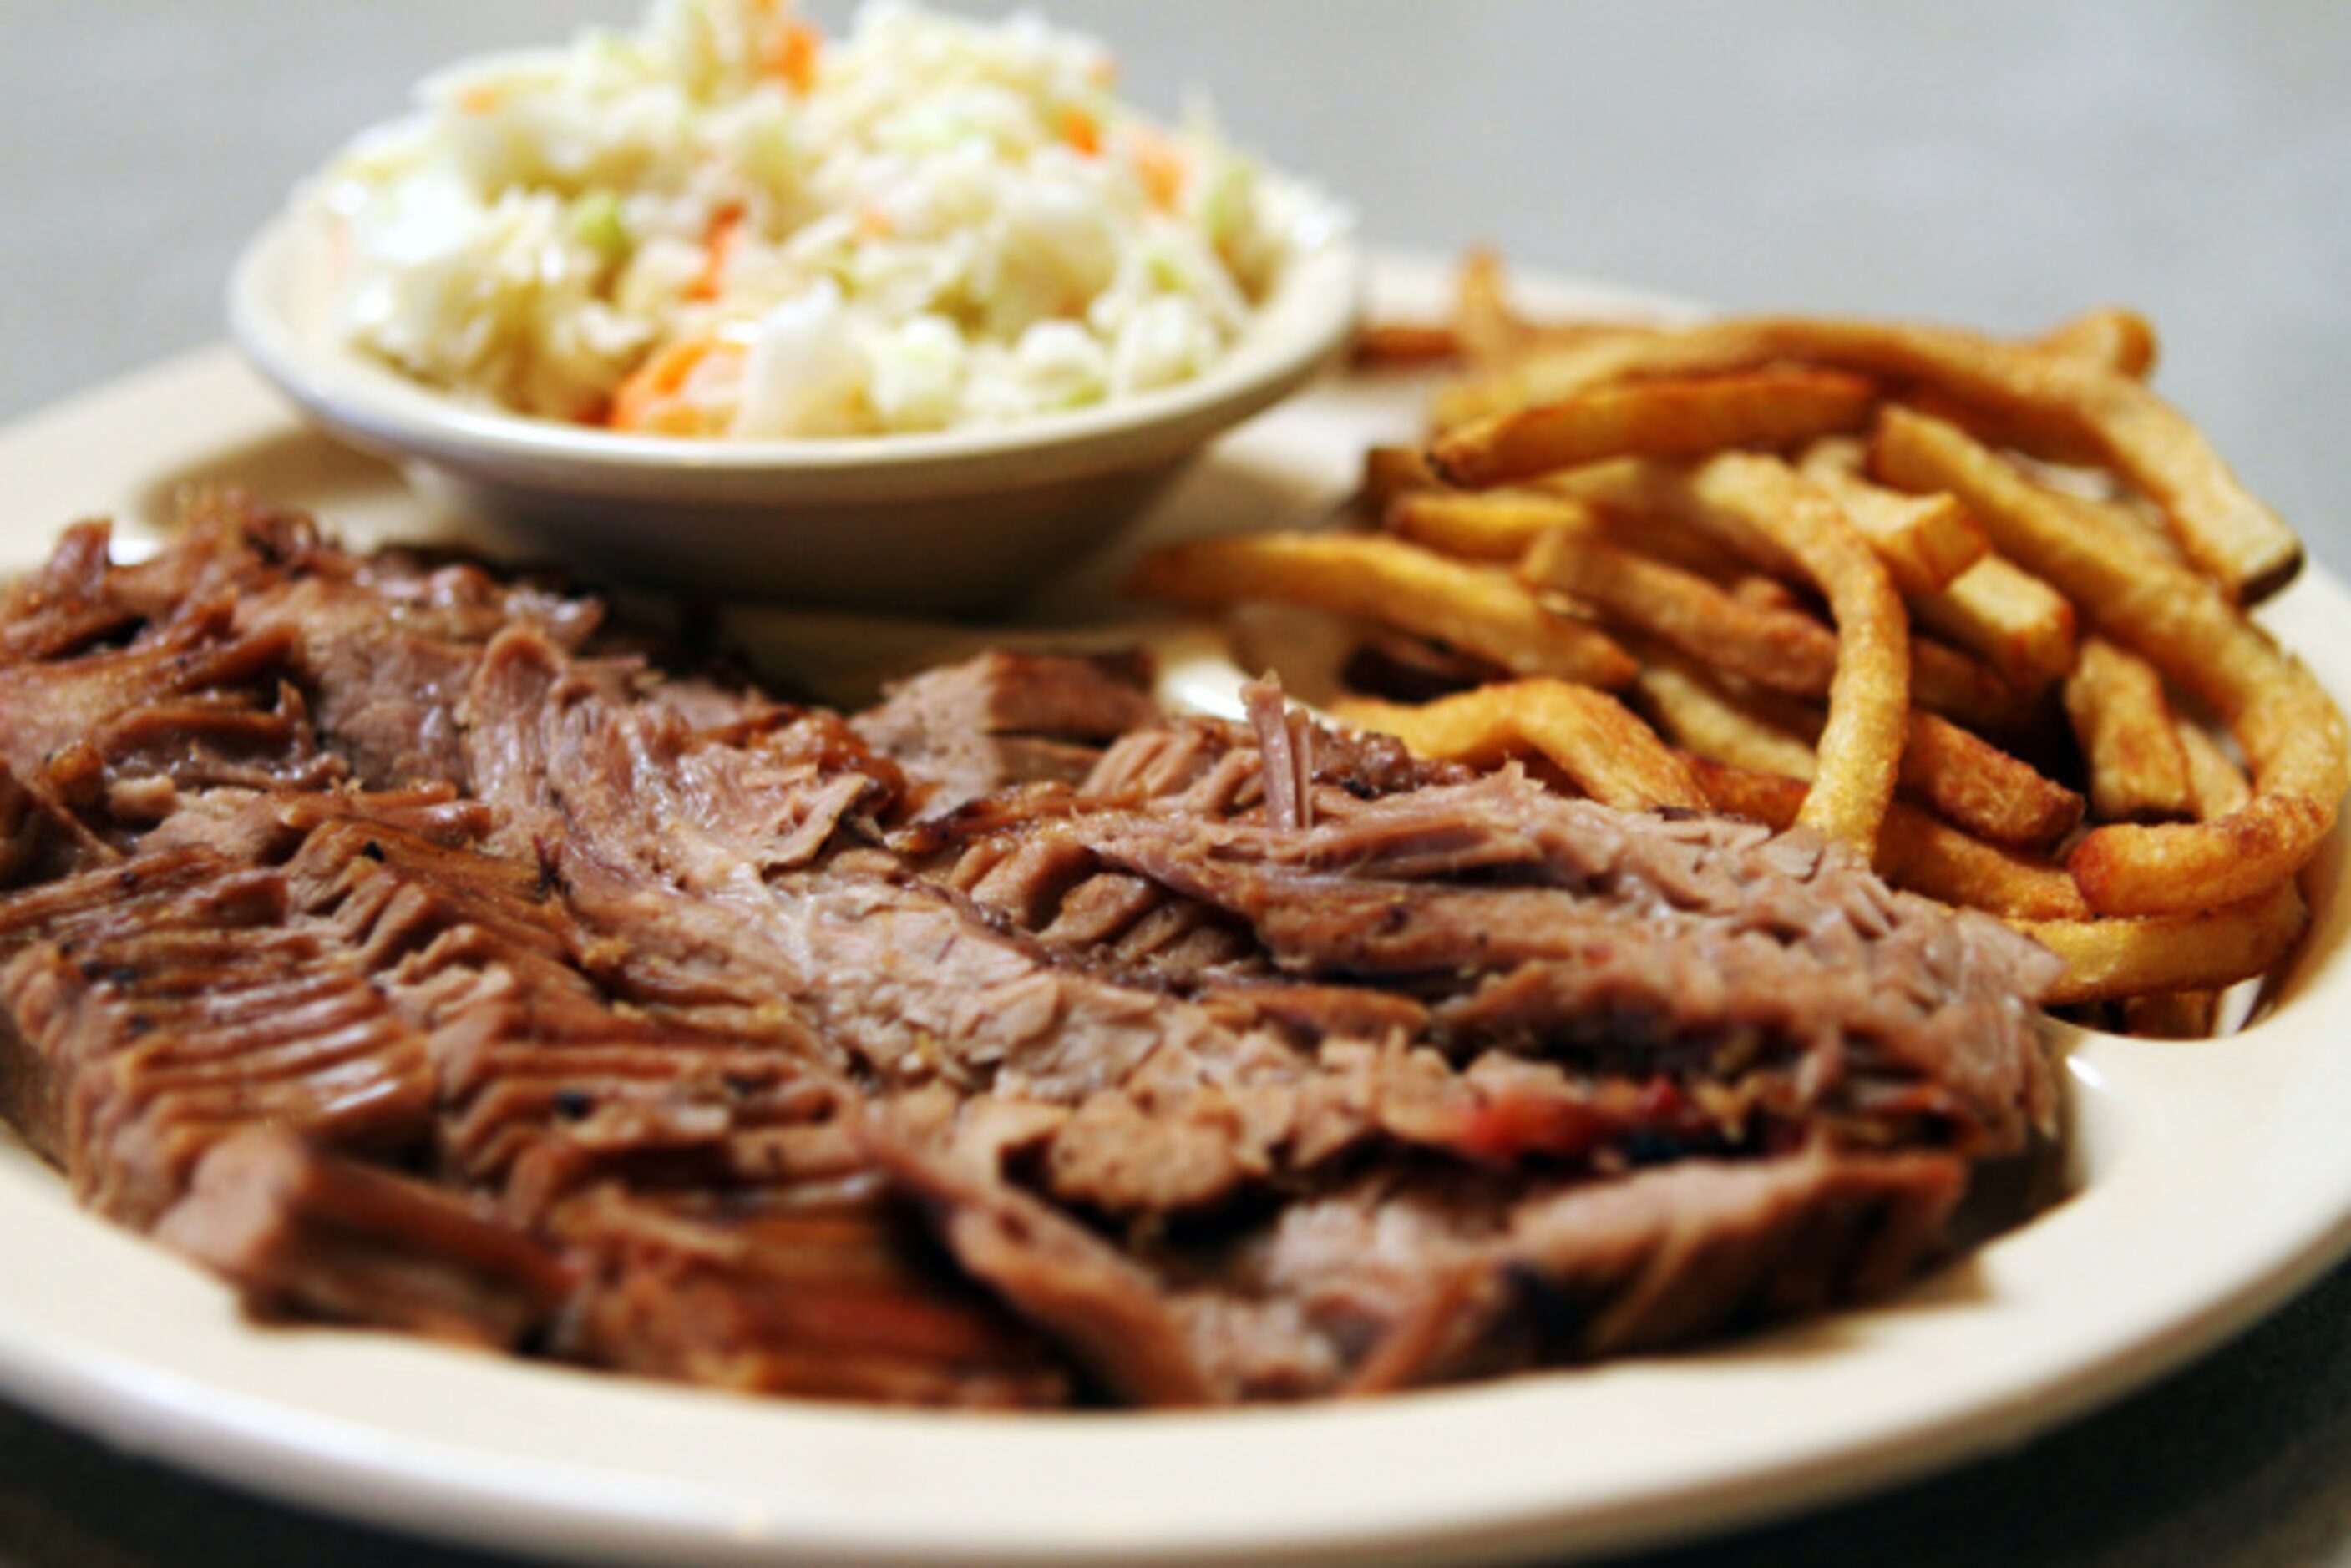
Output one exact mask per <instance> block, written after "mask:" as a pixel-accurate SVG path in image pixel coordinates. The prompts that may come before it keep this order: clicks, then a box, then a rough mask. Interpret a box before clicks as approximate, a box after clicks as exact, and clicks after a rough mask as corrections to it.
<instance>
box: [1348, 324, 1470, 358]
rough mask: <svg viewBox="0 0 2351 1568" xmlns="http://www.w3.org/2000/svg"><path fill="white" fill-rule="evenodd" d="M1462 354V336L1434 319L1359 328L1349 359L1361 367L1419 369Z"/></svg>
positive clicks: (1350, 349)
mask: <svg viewBox="0 0 2351 1568" xmlns="http://www.w3.org/2000/svg"><path fill="white" fill-rule="evenodd" d="M1460 357H1461V335H1460V334H1459V333H1458V332H1457V331H1455V330H1454V329H1453V328H1452V327H1448V326H1445V325H1443V324H1441V323H1438V322H1434V321H1374V322H1370V323H1367V324H1366V325H1364V327H1360V328H1358V329H1357V330H1356V333H1355V340H1354V342H1353V344H1352V345H1350V346H1349V350H1348V358H1349V359H1350V361H1351V362H1352V363H1353V365H1354V366H1355V368H1356V369H1361V370H1417V369H1426V367H1428V366H1431V365H1445V364H1449V363H1451V362H1452V361H1454V360H1456V359H1458V358H1460Z"/></svg>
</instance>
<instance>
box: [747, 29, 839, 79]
mask: <svg viewBox="0 0 2351 1568" xmlns="http://www.w3.org/2000/svg"><path fill="white" fill-rule="evenodd" d="M823 52H824V36H823V35H822V34H820V33H819V32H818V31H817V30H816V29H815V28H814V27H811V26H809V25H808V24H807V23H805V22H795V23H793V24H792V25H791V26H789V27H786V28H785V29H784V30H783V31H782V32H780V33H778V34H777V35H776V36H775V38H774V40H773V41H772V42H771V43H770V44H769V45H768V51H767V57H766V58H765V59H764V60H762V61H761V62H760V63H761V64H762V65H764V66H766V67H767V68H768V73H769V74H770V75H773V76H778V77H781V78H784V80H785V81H786V82H788V83H789V84H790V85H791V89H792V90H793V91H794V92H797V93H806V92H808V91H809V90H810V88H813V87H815V86H816V62H817V57H818V56H819V55H820V54H822V53H823Z"/></svg>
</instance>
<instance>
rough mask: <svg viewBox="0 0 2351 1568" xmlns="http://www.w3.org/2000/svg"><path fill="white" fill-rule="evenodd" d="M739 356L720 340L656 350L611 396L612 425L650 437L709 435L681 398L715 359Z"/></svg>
mask: <svg viewBox="0 0 2351 1568" xmlns="http://www.w3.org/2000/svg"><path fill="white" fill-rule="evenodd" d="M741 352H742V349H741V348H740V347H739V346H738V345H736V344H733V343H727V342H724V341H721V340H720V339H718V338H716V337H683V338H672V339H671V340H670V341H669V342H667V343H664V344H663V345H662V346H661V347H660V348H656V349H654V350H653V354H652V356H651V357H650V358H647V359H646V360H645V362H644V363H643V364H642V365H640V366H638V367H637V368H636V369H634V370H632V371H631V372H630V373H629V376H628V379H626V380H623V381H622V383H621V385H620V387H619V388H618V389H616V390H615V391H614V392H613V393H612V411H611V416H610V419H609V422H610V424H611V427H612V429H614V430H616V431H634V432H637V433H640V434H646V435H700V434H703V433H705V431H703V428H702V421H701V419H700V416H699V415H698V414H697V413H696V411H695V409H694V407H693V405H692V404H690V403H688V402H686V401H685V400H684V399H683V398H682V397H680V396H679V394H680V393H682V392H683V391H684V389H685V384H686V382H687V381H689V380H691V379H693V377H694V373H695V370H697V369H700V368H701V367H702V365H703V364H704V362H705V361H706V360H708V359H709V358H711V357H712V356H713V355H716V354H721V353H726V354H740V353H741Z"/></svg>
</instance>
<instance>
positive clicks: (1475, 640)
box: [1126, 534, 1635, 688]
mask: <svg viewBox="0 0 2351 1568" xmlns="http://www.w3.org/2000/svg"><path fill="white" fill-rule="evenodd" d="M1126 586H1127V591H1128V592H1130V593H1133V594H1135V595H1138V596H1140V597H1146V598H1155V599H1160V600H1163V601H1165V602H1166V603H1169V604H1173V605H1179V606H1182V607H1186V608H1188V609H1222V608H1225V607H1228V606H1231V605H1236V604H1246V603H1251V602H1260V601H1272V602H1278V603H1282V604H1293V605H1303V606H1306V607H1309V608H1312V609H1321V610H1328V611H1330V612H1332V614H1334V615H1347V616H1354V617H1357V618H1361V619H1364V620H1370V621H1376V622H1378V623H1379V624H1380V625H1383V626H1389V627H1394V628H1396V629H1398V630H1401V631H1408V632H1412V633H1414V634H1415V635H1416V636H1420V637H1426V638H1433V639H1436V640H1437V641H1438V642H1442V643H1445V644H1447V645H1448V646H1450V647H1452V648H1456V649H1459V650H1460V651H1462V652H1464V653H1469V654H1475V655H1476V656H1478V657H1479V658H1481V659H1491V660H1492V661H1493V662H1494V663H1496V664H1499V665H1500V666H1502V667H1503V668H1504V669H1506V670H1512V671H1514V672H1516V673H1518V674H1520V675H1550V676H1556V677H1558V678H1559V679H1561V680H1577V681H1581V682H1583V684H1585V685H1588V686H1602V687H1608V688H1616V687H1622V686H1625V685H1626V684H1628V683H1629V682H1630V681H1631V680H1632V679H1633V676H1634V673H1635V664H1634V662H1633V656H1632V655H1631V654H1628V653H1626V652H1625V650H1624V649H1622V648H1620V647H1618V646H1617V645H1616V644H1615V643H1614V642H1613V641H1611V640H1610V639H1608V637H1607V636H1606V634H1604V633H1603V632H1602V631H1600V630H1599V629H1598V628H1594V627H1591V626H1586V625H1584V624H1583V623H1582V622H1580V621H1575V620H1571V619H1569V618H1566V617H1564V616H1560V615H1554V614H1553V613H1552V611H1550V610H1549V609H1546V608H1545V607H1543V606H1542V605H1541V603H1540V602H1538V601H1537V599H1536V598H1535V597H1534V595H1533V594H1532V593H1531V592H1529V591H1528V589H1527V588H1526V587H1523V586H1522V585H1521V584H1520V583H1519V582H1518V581H1517V580H1516V579H1514V578H1512V577H1511V576H1510V575H1509V574H1508V573H1506V572H1498V571H1495V570H1493V569H1492V568H1490V567H1486V566H1464V565H1463V564H1462V563H1460V562H1458V561H1452V560H1447V558H1446V557H1444V556H1439V555H1437V554H1436V553H1434V552H1432V551H1428V550H1424V549H1422V548H1420V547H1419V546H1418V545H1407V544H1405V542H1404V541H1402V540H1400V539H1389V538H1384V537H1380V536H1376V535H1361V534H1259V535H1239V536H1236V537H1233V538H1226V539H1204V540H1200V541H1198V542H1196V543H1194V544H1188V545H1175V546H1172V547H1171V548H1168V549H1165V550H1161V551H1158V552H1156V553H1155V554H1153V555H1151V556H1146V557H1145V558H1144V561H1143V563H1142V564H1141V565H1140V566H1137V567H1136V568H1135V571H1134V576H1132V577H1131V578H1130V579H1129V580H1128V583H1127V585H1126Z"/></svg>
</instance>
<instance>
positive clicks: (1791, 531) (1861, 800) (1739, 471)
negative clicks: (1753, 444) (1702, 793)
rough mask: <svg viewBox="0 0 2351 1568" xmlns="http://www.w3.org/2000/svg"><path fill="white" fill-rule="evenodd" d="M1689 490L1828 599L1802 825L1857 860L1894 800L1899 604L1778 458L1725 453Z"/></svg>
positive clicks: (1832, 511)
mask: <svg viewBox="0 0 2351 1568" xmlns="http://www.w3.org/2000/svg"><path fill="white" fill-rule="evenodd" d="M1697 485H1698V494H1699V496H1700V497H1701V498H1702V499H1703V500H1704V501H1705V502H1706V503H1707V504H1708V505H1710V506H1714V507H1717V508H1719V509H1720V510H1722V511H1724V512H1727V513H1729V514H1732V515H1734V516H1737V517H1739V518H1740V520H1741V521H1742V522H1743V523H1744V524H1746V525H1748V526H1749V527H1750V528H1752V529H1754V530H1755V531H1756V532H1758V533H1760V534H1762V535H1765V536H1767V537H1769V538H1770V539H1771V541H1772V542H1773V543H1774V544H1776V545H1778V546H1779V547H1780V548H1781V549H1782V550H1784V551H1786V552H1787V553H1788V554H1789V555H1790V556H1793V557H1794V558H1795V559H1796V560H1797V561H1799V562H1800V563H1802V566H1803V568H1804V573H1805V575H1806V576H1808V577H1810V578H1811V579H1812V581H1813V586H1814V587H1817V588H1819V589H1820V591H1821V594H1822V597H1824V598H1826V599H1827V600H1828V604H1829V615H1830V617H1831V618H1832V619H1834V621H1835V622H1836V629H1837V659H1836V675H1835V678H1834V680H1832V681H1831V682H1830V685H1829V694H1828V696H1829V717H1828V724H1827V726H1826V727H1825V728H1824V729H1823V730H1822V732H1821V739H1820V746H1819V756H1820V771H1819V773H1818V774H1816V775H1815V776H1814V777H1813V786H1812V793H1811V794H1807V795H1806V796H1805V797H1804V810H1803V814H1802V821H1803V823H1804V824H1805V825H1806V826H1811V827H1815V828H1818V829H1819V830H1820V831H1821V832H1822V833H1823V834H1825V835H1827V836H1829V837H1831V838H1835V839H1840V840H1842V841H1843V842H1844V843H1846V844H1849V845H1851V846H1854V847H1855V849H1857V850H1859V851H1860V852H1861V853H1862V854H1863V855H1864V856H1867V855H1868V854H1869V852H1870V849H1871V847H1872V846H1874V845H1875V844H1876V840H1877V827H1878V824H1879V823H1880V822H1882V821H1883V820H1884V819H1885V816H1886V806H1887V805H1889V804H1891V802H1892V801H1893V798H1894V783H1895V776H1896V774H1897V773H1898V772H1899V770H1900V767H1901V761H1902V745H1903V736H1904V733H1905V732H1906V730H1907V722H1908V715H1909V709H1910V637H1909V626H1910V623H1909V618H1908V617H1907V615H1906V614H1905V613H1904V611H1903V608H1902V598H1901V596H1900V595H1899V594H1896V592H1895V591H1894V580H1893V578H1892V577H1890V576H1887V574H1886V566H1885V563H1883V562H1882V561H1880V560H1879V559H1878V558H1877V556H1876V552H1875V551H1873V550H1872V549H1871V548H1870V547H1869V545H1868V544H1867V543H1866V542H1865V540H1864V539H1863V538H1862V536H1861V535H1859V534H1858V533H1857V532H1855V529H1854V527H1853V525H1852V524H1849V523H1847V522H1846V521H1845V520H1844V513H1842V512H1841V511H1839V510H1838V508H1837V504H1836V503H1835V502H1834V501H1832V500H1830V499H1829V498H1828V497H1827V496H1825V495H1823V494H1822V493H1821V492H1820V491H1818V490H1816V489H1814V488H1813V486H1812V485H1810V484H1808V483H1805V482H1804V481H1803V480H1802V478H1800V477H1798V475H1797V473H1796V472H1795V470H1793V469H1792V468H1790V467H1789V466H1788V465H1787V464H1786V463H1784V462H1780V461H1779V460H1778V459H1776V458H1769V457H1761V456H1758V455H1755V454H1753V453H1750V452H1725V453H1722V454H1721V455H1719V456H1717V457H1712V458H1709V459H1708V460H1707V461H1706V462H1705V463H1703V464H1702V465H1701V466H1700V467H1699V469H1698V474H1697Z"/></svg>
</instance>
